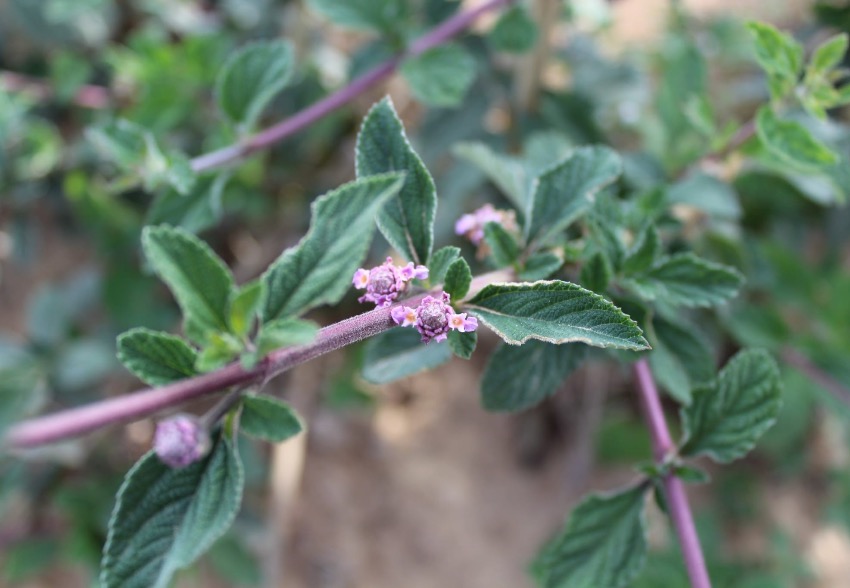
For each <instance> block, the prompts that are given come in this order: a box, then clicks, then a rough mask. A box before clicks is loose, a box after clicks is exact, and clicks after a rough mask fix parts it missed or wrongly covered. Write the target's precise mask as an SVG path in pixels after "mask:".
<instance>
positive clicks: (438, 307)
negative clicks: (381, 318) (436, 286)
mask: <svg viewBox="0 0 850 588" xmlns="http://www.w3.org/2000/svg"><path fill="white" fill-rule="evenodd" d="M449 301H450V297H449V294H448V293H447V292H441V293H440V295H439V296H436V297H434V296H426V297H425V298H423V299H422V301H421V302H420V303H419V306H418V307H416V308H411V307H409V306H396V307H395V308H393V309H392V311H391V313H390V315H391V316H392V318H393V321H395V323H396V324H397V325H400V326H402V327H416V330H417V331H419V334H420V335H422V342H423V343H430V342H431V341H437V342H438V343H439V342H440V341H445V340H446V339H447V338H448V333H449V331H450V330H457V331H460V332H461V333H468V332H470V331H474V330H475V329H477V328H478V319H476V318H475V317H467V315H466V313H465V312H461V313H456V312H455V311H454V309H453V308H452V307H451V304H449Z"/></svg>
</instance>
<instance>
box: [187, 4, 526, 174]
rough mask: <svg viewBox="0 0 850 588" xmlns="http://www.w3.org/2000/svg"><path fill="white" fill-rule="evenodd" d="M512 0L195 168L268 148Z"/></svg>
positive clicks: (458, 20) (441, 31)
mask: <svg viewBox="0 0 850 588" xmlns="http://www.w3.org/2000/svg"><path fill="white" fill-rule="evenodd" d="M513 1H514V0H487V2H483V3H481V4H479V5H478V6H476V7H475V8H472V9H470V10H467V11H464V12H460V13H458V14H456V15H455V16H453V17H452V18H450V19H448V20H446V21H445V22H443V23H442V24H440V25H438V26H437V27H435V28H434V29H432V30H431V31H429V32H428V33H426V34H425V35H423V36H422V37H419V38H418V39H416V40H415V41H414V42H413V43H412V44H411V45H410V47H409V48H408V50H407V51H406V52H405V53H403V54H401V55H397V56H395V57H393V58H391V59H390V60H388V61H385V62H384V63H382V64H381V65H378V66H377V67H375V68H374V69H371V70H369V71H368V72H366V73H365V74H363V75H362V76H360V77H358V78H356V79H355V80H353V81H352V82H351V83H350V84H348V85H347V86H345V87H344V88H341V89H340V90H337V91H336V92H334V93H333V94H329V95H328V96H326V97H325V98H322V99H321V100H319V101H318V102H316V103H315V104H312V105H310V106H308V107H307V108H305V109H304V110H302V111H301V112H298V113H296V114H294V115H293V116H291V117H289V118H287V119H284V120H282V121H281V122H279V123H277V124H276V125H274V126H272V127H269V128H268V129H265V130H264V131H260V132H259V133H257V134H255V135H252V136H250V137H248V138H247V139H244V140H243V141H242V142H240V143H237V144H235V145H230V146H228V147H224V148H222V149H218V150H217V151H212V152H210V153H207V154H205V155H200V156H198V157H195V158H194V159H192V169H193V170H195V171H196V172H202V171H207V170H210V169H213V168H216V167H221V166H223V165H226V164H228V163H231V162H233V161H237V160H239V159H241V158H243V157H247V156H248V155H251V154H252V153H255V152H257V151H261V150H263V149H266V148H267V147H269V146H271V145H273V144H275V143H277V142H278V141H281V140H283V139H285V138H286V137H289V136H290V135H293V134H295V133H297V132H298V131H300V130H301V129H303V128H305V127H308V126H310V125H311V124H312V123H314V122H316V121H317V120H319V119H320V118H322V117H325V116H327V115H328V114H330V113H331V112H333V111H334V110H336V109H337V108H340V107H341V106H343V105H345V104H347V103H349V102H351V101H352V100H353V99H354V98H356V97H357V96H359V95H360V94H362V93H363V92H365V91H366V90H368V89H369V88H371V87H372V86H374V85H375V84H377V83H379V82H381V81H382V80H385V79H387V78H389V77H390V76H391V75H392V74H393V73H394V72H395V70H396V69H397V68H398V66H399V65H400V64H401V62H402V61H403V60H404V59H405V58H406V57H411V56H414V55H419V54H420V53H423V52H424V51H427V50H428V49H433V48H434V47H436V46H438V45H441V44H443V43H445V42H446V41H448V40H449V39H451V38H452V37H454V36H455V35H457V34H458V33H460V32H461V31H463V30H465V29H466V28H468V27H469V26H470V25H471V24H472V23H473V22H475V20H476V19H477V18H478V17H479V16H481V15H482V14H484V13H485V12H488V11H490V10H494V9H496V8H501V7H502V6H506V5H508V4H510V3H511V2H513Z"/></svg>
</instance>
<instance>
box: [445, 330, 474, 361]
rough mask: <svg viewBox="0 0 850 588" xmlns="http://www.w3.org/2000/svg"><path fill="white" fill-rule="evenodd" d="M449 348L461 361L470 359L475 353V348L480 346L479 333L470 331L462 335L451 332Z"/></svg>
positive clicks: (458, 332)
mask: <svg viewBox="0 0 850 588" xmlns="http://www.w3.org/2000/svg"><path fill="white" fill-rule="evenodd" d="M447 340H448V342H449V347H450V348H451V350H452V353H454V354H455V355H456V356H458V357H459V358H461V359H469V358H470V357H472V353H473V352H474V351H475V346H476V345H477V344H478V333H477V332H475V331H468V332H466V333H461V332H460V331H454V330H452V331H449V336H448V339H447Z"/></svg>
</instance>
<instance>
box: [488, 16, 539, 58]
mask: <svg viewBox="0 0 850 588" xmlns="http://www.w3.org/2000/svg"><path fill="white" fill-rule="evenodd" d="M537 36H538V31H537V25H536V24H534V20H532V18H531V17H530V16H529V15H528V12H526V10H525V9H524V8H522V7H521V6H512V7H510V8H508V9H507V10H506V11H504V12H503V13H502V16H500V17H499V20H497V21H496V25H495V26H494V27H493V28H492V30H491V31H490V34H489V35H488V36H487V38H488V40H489V41H490V43H492V45H493V48H494V49H496V50H497V51H506V52H508V53H525V52H526V51H528V50H530V49H531V48H532V47H534V44H535V43H536V42H537Z"/></svg>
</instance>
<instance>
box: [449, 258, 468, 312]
mask: <svg viewBox="0 0 850 588" xmlns="http://www.w3.org/2000/svg"><path fill="white" fill-rule="evenodd" d="M471 283H472V270H470V269H469V264H468V263H466V260H465V259H464V258H462V257H459V258H458V259H456V260H454V261H453V262H452V264H451V265H450V266H449V269H448V270H446V281H445V283H444V284H443V290H445V291H446V292H448V293H449V296H451V298H452V302H457V301H459V300H462V299H463V297H464V296H466V293H467V292H469V285H470V284H471Z"/></svg>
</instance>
